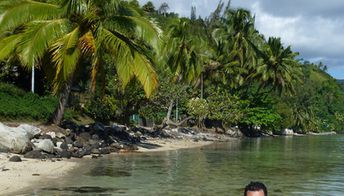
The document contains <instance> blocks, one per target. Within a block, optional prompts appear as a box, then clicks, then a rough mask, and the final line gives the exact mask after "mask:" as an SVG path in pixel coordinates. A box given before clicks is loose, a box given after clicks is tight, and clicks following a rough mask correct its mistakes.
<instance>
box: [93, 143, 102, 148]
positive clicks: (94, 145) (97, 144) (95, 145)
mask: <svg viewBox="0 0 344 196" xmlns="http://www.w3.org/2000/svg"><path fill="white" fill-rule="evenodd" d="M91 147H92V148H99V147H100V145H99V142H95V143H93V144H91Z"/></svg>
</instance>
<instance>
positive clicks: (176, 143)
mask: <svg viewBox="0 0 344 196" xmlns="http://www.w3.org/2000/svg"><path fill="white" fill-rule="evenodd" d="M211 143H212V142H209V141H199V142H195V141H193V140H191V139H190V140H189V139H183V140H174V139H149V140H147V141H146V142H145V143H144V144H146V146H144V147H142V146H141V147H139V150H138V151H137V152H139V153H149V152H161V151H169V150H178V149H185V148H197V147H202V146H205V145H209V144H211ZM145 147H148V148H145ZM10 156H12V155H10V154H5V153H3V154H0V195H13V193H15V192H18V191H20V190H21V189H25V188H28V187H30V186H31V185H33V184H37V183H39V182H40V181H44V180H46V179H54V178H60V177H63V176H65V175H66V174H67V173H68V171H70V170H72V169H73V168H75V167H77V166H78V164H79V163H78V162H79V161H75V160H76V159H74V160H73V159H71V160H66V159H64V160H62V161H54V162H53V161H51V160H45V161H42V160H34V159H25V158H23V157H22V156H21V157H22V160H23V161H22V162H10V161H9V157H10ZM85 159H87V157H85ZM80 160H82V159H80Z"/></svg>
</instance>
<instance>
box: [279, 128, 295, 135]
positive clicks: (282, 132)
mask: <svg viewBox="0 0 344 196" xmlns="http://www.w3.org/2000/svg"><path fill="white" fill-rule="evenodd" d="M281 135H284V136H292V135H294V130H292V129H283V130H282V131H281Z"/></svg>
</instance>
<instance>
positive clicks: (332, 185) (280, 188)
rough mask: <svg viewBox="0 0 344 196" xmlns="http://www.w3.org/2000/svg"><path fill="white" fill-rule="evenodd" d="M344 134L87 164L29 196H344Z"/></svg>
mask: <svg viewBox="0 0 344 196" xmlns="http://www.w3.org/2000/svg"><path fill="white" fill-rule="evenodd" d="M343 150H344V136H322V137H316V136H313V137H311V136H310V137H294V138H288V137H281V138H263V139H247V140H241V141H233V142H230V143H223V144H214V145H210V146H207V147H202V148H197V149H187V150H176V151H169V152H158V153H146V154H128V155H113V156H108V157H105V158H102V159H98V160H92V161H87V162H86V163H84V164H83V165H82V166H81V167H80V168H78V169H76V170H75V171H73V172H72V173H71V175H69V176H67V177H66V178H63V179H57V180H54V181H47V182H45V183H42V184H40V186H36V187H32V188H31V189H30V190H26V191H25V193H26V194H28V195H242V193H243V188H244V186H245V185H246V184H248V183H249V182H250V181H252V180H254V181H262V182H264V183H265V184H266V185H267V187H268V191H269V193H270V195H306V196H307V195H312V196H313V195H321V196H324V195H331V196H335V195H344V156H343Z"/></svg>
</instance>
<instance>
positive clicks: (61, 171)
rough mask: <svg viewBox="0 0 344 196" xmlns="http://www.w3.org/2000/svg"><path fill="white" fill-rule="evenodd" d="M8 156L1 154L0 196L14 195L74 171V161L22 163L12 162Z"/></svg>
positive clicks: (24, 160)
mask: <svg viewBox="0 0 344 196" xmlns="http://www.w3.org/2000/svg"><path fill="white" fill-rule="evenodd" d="M8 156H9V155H8V154H0V195H13V192H17V191H18V190H21V189H24V188H27V187H29V186H30V185H32V184H35V183H39V182H40V181H42V180H44V179H47V178H49V179H52V178H59V177H62V176H64V175H65V174H66V173H67V172H68V171H69V170H71V169H73V168H74V167H75V166H76V165H77V163H76V162H73V161H67V160H64V161H55V162H52V161H51V160H46V161H41V160H33V159H25V158H22V162H10V161H9V158H8Z"/></svg>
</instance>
